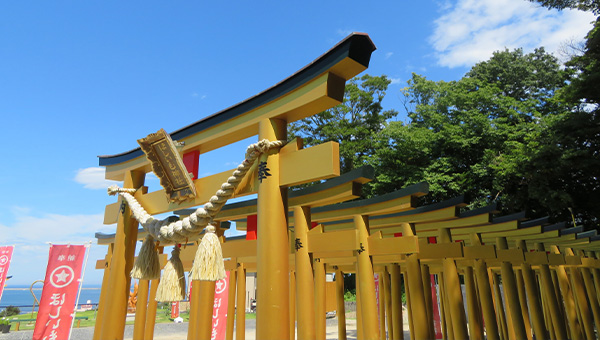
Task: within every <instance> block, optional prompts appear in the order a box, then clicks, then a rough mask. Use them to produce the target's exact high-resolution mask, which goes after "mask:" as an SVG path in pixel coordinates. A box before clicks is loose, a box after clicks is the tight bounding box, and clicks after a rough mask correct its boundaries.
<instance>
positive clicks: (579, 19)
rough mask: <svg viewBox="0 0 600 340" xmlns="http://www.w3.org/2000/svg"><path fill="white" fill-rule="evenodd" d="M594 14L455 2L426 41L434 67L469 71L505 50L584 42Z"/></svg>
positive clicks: (516, 3)
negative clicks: (495, 52)
mask: <svg viewBox="0 0 600 340" xmlns="http://www.w3.org/2000/svg"><path fill="white" fill-rule="evenodd" d="M593 20H594V15H593V14H591V13H586V12H581V11H574V10H565V11H562V12H559V11H556V10H551V11H549V10H547V9H546V8H542V7H539V6H538V5H535V4H532V3H530V2H528V1H524V0H479V1H477V0H459V1H458V2H457V3H456V4H455V5H453V6H451V7H447V8H445V11H444V14H443V15H442V16H441V17H439V18H438V19H437V20H435V22H434V25H435V29H434V33H433V34H432V35H431V36H430V37H429V42H430V44H431V45H432V46H433V48H434V49H435V51H436V53H435V55H436V57H437V60H438V64H439V65H441V66H447V67H460V66H465V67H470V66H472V65H473V64H475V63H477V62H480V61H483V60H486V59H488V58H489V57H491V55H492V53H493V52H494V51H497V50H503V49H504V48H508V49H514V48H518V47H522V48H523V49H524V50H525V51H532V50H533V49H534V48H536V47H540V46H543V47H545V48H546V51H548V52H553V53H555V52H556V51H557V50H558V49H559V46H560V44H561V43H562V42H564V41H565V40H568V39H572V38H575V39H583V38H584V37H585V35H586V34H587V32H588V31H589V30H590V29H591V27H592V25H591V22H592V21H593Z"/></svg>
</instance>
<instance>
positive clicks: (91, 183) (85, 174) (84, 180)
mask: <svg viewBox="0 0 600 340" xmlns="http://www.w3.org/2000/svg"><path fill="white" fill-rule="evenodd" d="M75 182H77V183H79V184H83V187H84V188H86V189H106V188H108V187H109V186H111V185H112V184H117V183H118V182H116V181H111V180H107V179H104V168H97V167H91V168H85V169H79V170H77V174H76V175H75Z"/></svg>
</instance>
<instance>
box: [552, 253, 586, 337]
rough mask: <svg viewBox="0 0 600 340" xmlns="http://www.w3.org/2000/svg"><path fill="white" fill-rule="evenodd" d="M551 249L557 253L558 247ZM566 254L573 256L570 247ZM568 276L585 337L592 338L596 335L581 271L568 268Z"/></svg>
mask: <svg viewBox="0 0 600 340" xmlns="http://www.w3.org/2000/svg"><path fill="white" fill-rule="evenodd" d="M552 250H553V251H554V252H555V253H558V247H557V246H552ZM565 253H566V255H569V256H574V255H575V254H574V253H573V250H572V249H571V248H566V251H565ZM569 272H570V274H571V275H570V276H571V286H572V288H573V294H574V297H575V299H576V301H577V304H576V305H577V306H578V309H579V314H580V316H581V319H580V320H581V323H582V324H583V329H584V331H585V333H586V337H587V338H588V339H593V338H594V337H595V336H596V335H595V333H594V322H593V319H592V313H591V312H590V308H589V305H588V300H587V296H586V292H585V287H584V284H583V279H582V277H581V272H580V271H579V269H578V268H576V267H571V268H569Z"/></svg>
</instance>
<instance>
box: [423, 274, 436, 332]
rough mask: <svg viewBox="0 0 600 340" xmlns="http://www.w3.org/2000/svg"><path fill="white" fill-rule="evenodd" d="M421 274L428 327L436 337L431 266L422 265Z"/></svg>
mask: <svg viewBox="0 0 600 340" xmlns="http://www.w3.org/2000/svg"><path fill="white" fill-rule="evenodd" d="M421 276H422V277H423V296H424V297H425V307H427V327H429V335H430V336H431V337H432V338H434V335H435V328H434V327H433V297H432V296H431V273H430V272H429V266H428V265H426V264H422V265H421Z"/></svg>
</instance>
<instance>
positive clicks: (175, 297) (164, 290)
mask: <svg viewBox="0 0 600 340" xmlns="http://www.w3.org/2000/svg"><path fill="white" fill-rule="evenodd" d="M180 252H181V250H180V249H179V246H175V248H174V249H173V251H172V252H171V258H170V259H169V262H167V265H166V266H165V270H164V272H163V276H162V278H161V279H160V283H159V284H158V288H157V290H156V301H159V302H172V301H181V300H185V292H186V290H185V273H184V271H183V263H181V259H180V258H179V253H180Z"/></svg>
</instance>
